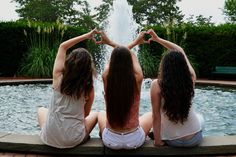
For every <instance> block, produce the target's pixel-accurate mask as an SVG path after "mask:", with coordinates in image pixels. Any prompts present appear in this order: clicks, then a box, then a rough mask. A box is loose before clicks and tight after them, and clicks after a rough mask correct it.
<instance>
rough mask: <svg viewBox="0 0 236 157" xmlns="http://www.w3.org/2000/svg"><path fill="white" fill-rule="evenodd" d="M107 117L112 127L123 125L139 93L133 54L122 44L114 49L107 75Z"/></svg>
mask: <svg viewBox="0 0 236 157" xmlns="http://www.w3.org/2000/svg"><path fill="white" fill-rule="evenodd" d="M105 90H106V101H107V119H108V122H109V124H110V125H111V127H123V126H124V125H125V122H126V121H127V118H128V116H129V112H130V108H131V106H132V105H133V104H134V101H135V96H136V95H137V90H138V88H137V83H136V79H135V74H134V69H133V62H132V56H131V52H130V51H129V49H127V48H126V47H123V46H120V47H117V48H115V49H114V50H113V52H112V54H111V59H110V67H109V71H108V75H107V87H106V89H105Z"/></svg>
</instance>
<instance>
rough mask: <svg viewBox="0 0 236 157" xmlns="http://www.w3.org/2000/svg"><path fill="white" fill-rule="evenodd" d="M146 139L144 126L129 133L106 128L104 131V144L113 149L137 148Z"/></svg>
mask: <svg viewBox="0 0 236 157" xmlns="http://www.w3.org/2000/svg"><path fill="white" fill-rule="evenodd" d="M145 139H146V138H145V132H144V131H143V128H142V127H138V128H137V129H135V130H134V131H132V132H128V133H117V132H114V131H112V130H110V129H108V128H105V129H104V131H103V133H102V141H103V144H104V145H105V146H106V147H108V148H111V149H136V148H138V147H140V146H142V145H143V143H144V142H145Z"/></svg>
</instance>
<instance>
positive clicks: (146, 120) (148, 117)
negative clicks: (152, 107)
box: [139, 112, 152, 136]
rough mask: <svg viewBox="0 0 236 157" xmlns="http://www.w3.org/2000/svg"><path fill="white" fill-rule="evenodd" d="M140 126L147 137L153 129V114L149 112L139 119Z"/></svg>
mask: <svg viewBox="0 0 236 157" xmlns="http://www.w3.org/2000/svg"><path fill="white" fill-rule="evenodd" d="M139 124H140V126H141V127H142V128H143V131H144V132H145V135H146V136H147V135H148V133H149V131H150V129H151V128H152V113H151V112H147V113H145V114H144V115H142V116H141V117H139Z"/></svg>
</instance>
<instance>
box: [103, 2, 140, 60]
mask: <svg viewBox="0 0 236 157" xmlns="http://www.w3.org/2000/svg"><path fill="white" fill-rule="evenodd" d="M107 23H108V24H107V26H106V28H105V32H106V33H107V35H108V37H109V38H110V39H111V40H113V41H114V42H116V43H118V44H119V45H124V46H125V45H127V44H129V43H130V42H131V41H133V40H134V39H135V38H136V36H137V29H138V24H137V23H136V22H135V21H134V19H133V12H132V6H130V5H129V4H128V2H127V0H115V1H114V2H113V9H111V11H110V13H109V18H108V22H107ZM106 51H107V52H111V48H110V47H106ZM134 51H135V52H137V47H136V48H135V49H134ZM109 57H110V53H106V56H105V58H106V59H108V58H109Z"/></svg>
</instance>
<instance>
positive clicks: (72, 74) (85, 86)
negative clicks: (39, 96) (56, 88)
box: [60, 48, 95, 99]
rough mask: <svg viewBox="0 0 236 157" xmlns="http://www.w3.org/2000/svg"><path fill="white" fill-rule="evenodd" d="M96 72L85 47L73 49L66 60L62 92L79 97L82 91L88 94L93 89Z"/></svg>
mask: <svg viewBox="0 0 236 157" xmlns="http://www.w3.org/2000/svg"><path fill="white" fill-rule="evenodd" d="M94 73H95V68H94V66H93V62H92V57H91V55H90V54H89V52H88V51H87V50H86V49H84V48H78V49H75V50H73V51H72V52H71V53H70V54H69V56H68V57H67V59H66V61H65V67H64V70H63V78H62V81H61V87H60V91H61V93H62V94H66V95H69V96H71V97H75V98H77V99H79V98H80V96H81V94H82V93H84V94H85V96H88V95H89V93H90V91H91V90H92V89H93V74H94Z"/></svg>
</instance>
